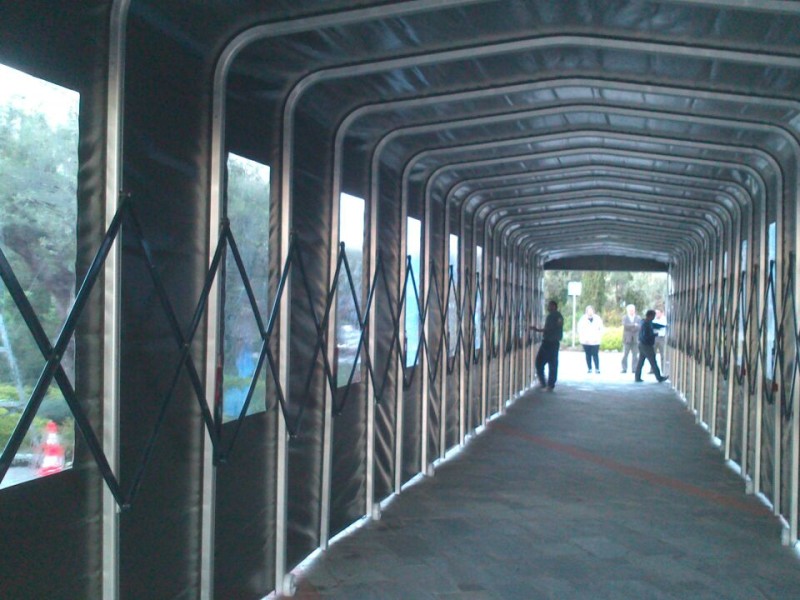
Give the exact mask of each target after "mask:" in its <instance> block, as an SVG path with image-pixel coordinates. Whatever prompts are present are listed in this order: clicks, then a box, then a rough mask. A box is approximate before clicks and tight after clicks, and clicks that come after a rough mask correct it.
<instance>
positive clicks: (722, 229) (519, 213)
mask: <svg viewBox="0 0 800 600" xmlns="http://www.w3.org/2000/svg"><path fill="white" fill-rule="evenodd" d="M640 197H641V196H639V195H632V196H630V197H628V198H626V199H625V200H621V199H619V198H609V196H607V195H605V194H601V193H587V194H585V195H582V196H579V197H578V201H576V202H574V203H570V204H564V205H562V206H555V207H553V206H539V205H538V203H537V204H536V205H534V204H527V205H525V206H521V207H519V209H518V210H515V211H514V212H513V213H512V212H509V213H507V214H502V215H499V216H498V217H497V219H496V220H495V223H494V224H493V225H492V226H490V227H489V228H487V233H486V235H485V239H489V238H493V239H498V240H502V239H503V231H504V230H505V229H506V228H507V227H509V225H513V224H514V219H516V218H523V217H524V218H527V217H532V216H534V215H537V213H542V214H546V213H547V212H551V213H553V218H554V219H555V220H557V222H559V223H561V224H562V226H564V227H566V226H568V225H569V223H570V221H569V219H565V218H559V217H562V216H563V214H564V213H565V212H566V213H569V211H571V210H574V211H576V213H579V211H582V210H584V209H586V208H592V209H598V208H603V209H604V210H606V209H613V208H620V209H621V210H624V211H625V212H626V213H631V214H637V213H639V212H640V210H641V205H642V202H640V201H639V198H640ZM542 200H543V201H544V202H546V201H547V198H543V199H542ZM660 204H661V206H665V207H667V208H665V209H664V210H661V211H658V212H657V213H649V214H650V215H652V216H653V217H654V218H655V217H657V216H658V217H666V218H668V217H672V218H680V219H681V220H682V221H681V222H682V223H686V222H687V221H688V222H693V223H695V227H697V228H698V230H699V229H702V230H703V232H704V234H705V235H709V236H714V237H719V238H728V237H729V233H728V232H729V231H730V230H731V227H732V224H731V223H730V222H725V221H724V220H723V219H720V218H719V217H718V218H717V221H718V222H717V224H716V226H713V227H712V230H711V231H710V232H709V231H708V228H707V227H706V226H707V225H708V221H707V220H706V219H705V218H704V217H703V216H688V215H686V214H685V213H680V212H678V211H679V210H681V209H683V208H685V204H679V203H677V202H675V201H674V199H664V201H663V202H661V203H660ZM501 210H504V209H502V208H496V209H493V211H494V212H499V211H501ZM670 213H672V214H670ZM609 214H611V213H609ZM602 216H605V213H603V214H600V215H598V218H600V217H602ZM661 231H662V232H665V231H666V232H670V231H675V232H679V233H680V232H684V231H683V230H682V229H681V228H680V227H670V226H669V225H664V226H663V227H662V228H661ZM684 233H685V232H684ZM663 237H664V239H667V238H668V237H672V236H666V235H665V236H663ZM677 238H678V239H680V235H679V236H677ZM631 239H633V240H638V239H639V238H638V236H635V235H632V236H631ZM643 242H644V240H641V241H640V244H641V243H643ZM650 246H651V244H644V246H643V247H644V248H649V247H650ZM646 254H647V252H644V253H643V254H642V255H643V256H644V255H646ZM667 255H669V254H667ZM545 256H546V257H547V258H549V257H550V256H551V253H547V254H545Z"/></svg>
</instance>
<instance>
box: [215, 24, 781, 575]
mask: <svg viewBox="0 0 800 600" xmlns="http://www.w3.org/2000/svg"><path fill="white" fill-rule="evenodd" d="M382 16H383V15H382ZM252 35H253V36H254V37H258V34H252ZM237 39H238V40H239V41H240V43H241V46H242V47H243V46H244V45H245V42H244V41H243V39H242V38H241V36H240V37H239V38H237ZM229 47H230V46H229ZM692 52H693V53H696V50H692ZM706 52H707V50H706ZM724 55H725V57H726V58H727V59H734V58H737V57H738V58H741V56H738V53H736V52H725V53H724ZM770 58H775V57H774V56H772V57H770ZM789 60H790V62H791V59H789ZM224 70H226V69H224ZM215 81H216V77H215ZM215 87H217V86H215ZM215 97H216V94H215ZM219 114H221V112H220V113H219ZM214 129H215V130H216V129H217V128H216V127H215V128H214ZM215 137H216V136H215ZM214 154H215V155H217V154H219V155H221V153H217V152H215V153H214ZM282 167H283V168H286V167H287V164H286V162H285V161H284V162H283V163H282ZM287 172H291V170H290V169H289V170H288V171H287ZM212 173H213V171H212ZM212 177H213V175H212ZM282 183H283V185H285V184H286V179H285V178H283V179H282ZM212 187H213V186H212ZM217 194H218V191H217ZM212 195H213V194H212ZM282 202H286V197H285V195H283V194H282ZM287 217H288V215H287ZM285 220H286V219H285ZM279 571H280V569H279Z"/></svg>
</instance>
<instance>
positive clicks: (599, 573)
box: [297, 353, 800, 600]
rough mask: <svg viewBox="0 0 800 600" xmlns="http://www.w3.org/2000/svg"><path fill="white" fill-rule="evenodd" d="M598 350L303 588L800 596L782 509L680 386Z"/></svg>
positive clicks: (327, 562) (512, 413)
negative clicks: (695, 413) (784, 541)
mask: <svg viewBox="0 0 800 600" xmlns="http://www.w3.org/2000/svg"><path fill="white" fill-rule="evenodd" d="M564 354H565V353H562V356H563V355H564ZM581 358H582V357H581ZM577 360H578V357H577V356H564V357H563V359H562V364H564V366H565V367H568V366H569V365H570V364H571V365H575V364H576V363H575V361H577ZM602 360H603V361H604V363H606V362H608V364H609V365H613V367H610V366H609V368H608V369H605V367H603V374H601V375H587V374H586V372H585V368H583V369H581V368H579V367H575V368H573V369H571V370H570V369H565V372H564V375H563V377H562V378H561V381H560V383H559V385H558V386H557V388H556V391H555V392H553V393H547V392H544V391H539V390H537V391H534V392H531V393H529V394H527V395H525V396H524V397H522V398H520V399H519V400H517V401H516V402H515V403H514V404H513V405H512V406H510V407H509V408H508V411H507V413H506V414H505V415H504V416H502V417H499V418H496V419H494V420H492V421H491V422H490V424H489V425H488V427H487V428H486V430H485V431H484V432H482V433H481V434H480V435H478V436H475V437H474V438H473V439H471V440H470V441H469V443H468V444H467V445H466V447H465V449H464V450H463V452H461V453H460V454H458V455H457V456H454V457H453V458H451V459H450V460H448V461H446V462H444V463H443V464H441V465H439V466H438V468H437V469H436V474H435V476H433V477H427V478H424V479H422V480H421V481H420V482H419V483H414V484H412V485H410V486H409V487H408V488H407V489H405V490H404V491H403V492H402V494H400V496H399V497H397V498H396V499H395V500H394V501H393V502H392V503H391V504H390V505H389V506H388V507H387V509H386V510H385V511H384V514H383V516H382V518H381V520H380V521H370V522H368V523H366V524H365V525H364V526H363V527H361V528H359V529H357V530H356V531H354V532H353V533H351V534H350V535H347V536H345V537H343V538H342V539H340V540H338V541H337V542H336V543H334V544H333V545H332V546H331V547H330V548H329V549H328V550H327V551H326V552H324V553H322V554H321V555H320V556H319V557H318V558H317V559H316V560H315V561H313V563H312V564H311V565H309V566H307V567H305V568H304V570H303V573H302V574H301V576H300V579H299V581H298V593H297V597H298V598H303V599H316V598H325V599H333V598H336V599H347V600H360V599H370V598H374V599H381V600H383V599H387V600H388V599H401V598H402V599H404V600H426V599H430V600H445V599H466V600H490V599H491V600H496V599H497V600H499V599H521V600H532V599H537V598H554V599H559V600H560V599H572V598H581V599H592V600H596V599H606V598H608V599H620V598H635V599H637V600H638V599H650V598H652V599H693V600H694V599H709V600H711V599H715V600H718V599H739V598H741V599H743V600H756V599H763V598H775V599H797V598H800V558H798V556H797V554H796V553H795V552H794V551H793V550H790V549H788V548H786V547H783V546H781V544H780V524H779V522H778V520H777V519H776V518H775V517H774V516H772V514H771V513H770V511H769V510H768V509H767V508H766V507H765V506H764V505H763V504H762V503H760V502H759V501H758V500H757V499H756V498H754V497H752V496H747V495H745V494H744V483H743V481H742V480H741V479H740V478H739V477H738V476H737V475H736V474H735V473H734V472H733V471H732V470H730V469H729V468H727V467H726V466H725V465H724V464H723V460H722V455H721V453H720V451H719V450H718V449H717V448H715V447H713V445H712V444H711V442H710V440H709V439H708V435H707V433H706V432H705V431H703V430H702V429H701V428H700V427H698V426H696V425H695V424H694V419H693V417H692V415H691V414H690V413H689V412H688V411H687V410H686V407H685V406H684V405H683V404H682V403H681V402H680V400H679V399H678V397H677V395H676V393H675V391H674V390H673V389H672V388H671V387H670V386H669V385H668V384H657V383H655V382H654V381H653V377H652V376H649V377H646V378H645V379H646V382H645V383H642V384H634V383H633V382H632V377H631V376H630V374H628V375H627V376H621V375H620V373H619V362H618V361H619V359H618V358H614V357H612V358H608V357H603V359H602ZM577 364H578V365H580V362H579V361H578V362H577ZM602 366H603V365H601V367H602ZM584 367H585V366H584ZM607 370H608V371H609V374H608V375H607V376H606V371H607Z"/></svg>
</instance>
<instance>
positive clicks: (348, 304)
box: [336, 194, 364, 387]
mask: <svg viewBox="0 0 800 600" xmlns="http://www.w3.org/2000/svg"><path fill="white" fill-rule="evenodd" d="M339 241H340V242H344V248H345V254H346V255H347V263H348V265H349V266H350V274H351V275H352V283H353V287H352V290H355V293H356V298H354V297H353V291H352V290H351V288H350V281H348V278H347V274H346V272H345V269H344V265H342V269H341V272H340V273H339V280H338V285H337V288H336V289H337V294H336V366H337V371H336V382H337V385H338V386H339V387H342V386H344V385H347V382H348V380H350V373H351V372H352V373H353V378H352V380H351V381H353V382H356V381H361V357H360V356H359V352H358V343H359V340H360V338H361V324H360V323H359V318H358V317H359V313H360V311H361V308H362V289H361V286H362V273H363V271H364V200H363V199H362V198H357V197H356V196H351V195H350V194H342V195H341V196H340V198H339ZM356 300H357V301H358V309H357V308H356ZM362 347H363V343H362ZM354 364H355V371H353V365H354Z"/></svg>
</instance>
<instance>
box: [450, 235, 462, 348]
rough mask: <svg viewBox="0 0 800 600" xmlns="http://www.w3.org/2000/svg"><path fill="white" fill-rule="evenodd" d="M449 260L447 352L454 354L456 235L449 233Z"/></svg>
mask: <svg viewBox="0 0 800 600" xmlns="http://www.w3.org/2000/svg"><path fill="white" fill-rule="evenodd" d="M449 254H450V257H449V262H450V268H451V269H452V271H453V277H452V280H450V276H449V274H448V281H447V285H448V286H449V287H450V296H449V298H448V301H447V335H448V340H447V354H448V355H449V356H455V353H456V349H457V347H458V300H460V299H459V298H457V297H456V296H457V291H458V275H459V274H458V236H457V235H453V234H452V233H451V234H450V242H449Z"/></svg>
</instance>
